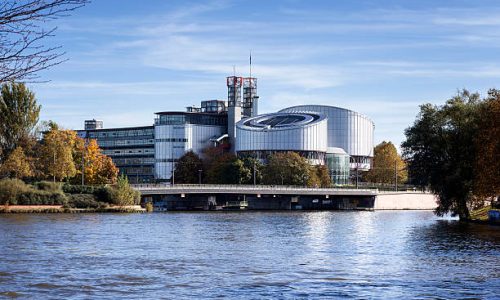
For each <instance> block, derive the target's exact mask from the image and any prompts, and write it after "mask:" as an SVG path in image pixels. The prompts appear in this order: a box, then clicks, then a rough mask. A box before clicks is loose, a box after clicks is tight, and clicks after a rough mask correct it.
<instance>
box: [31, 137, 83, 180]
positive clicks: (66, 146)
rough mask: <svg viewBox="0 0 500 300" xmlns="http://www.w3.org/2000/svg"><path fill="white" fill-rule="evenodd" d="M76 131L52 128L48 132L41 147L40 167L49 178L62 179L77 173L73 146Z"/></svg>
mask: <svg viewBox="0 0 500 300" xmlns="http://www.w3.org/2000/svg"><path fill="white" fill-rule="evenodd" d="M75 141H76V132H75V131H72V130H59V129H57V128H52V129H51V130H50V131H49V132H47V133H46V134H45V136H44V138H43V140H42V145H41V147H40V158H39V162H38V163H39V168H40V170H42V172H43V174H45V175H46V176H47V178H52V179H53V180H54V181H62V180H64V179H69V178H71V177H73V176H75V175H76V167H75V163H74V160H73V147H74V145H75Z"/></svg>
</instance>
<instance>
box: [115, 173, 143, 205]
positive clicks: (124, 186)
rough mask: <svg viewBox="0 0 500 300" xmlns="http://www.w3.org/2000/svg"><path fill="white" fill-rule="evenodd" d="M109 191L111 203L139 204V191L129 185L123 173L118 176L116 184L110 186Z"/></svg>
mask: <svg viewBox="0 0 500 300" xmlns="http://www.w3.org/2000/svg"><path fill="white" fill-rule="evenodd" d="M109 193H110V196H111V200H112V202H113V204H115V205H118V206H127V205H135V204H139V202H140V199H141V194H140V193H139V191H136V190H134V189H133V188H132V187H131V186H130V184H129V183H128V179H127V177H126V176H125V175H123V174H122V175H121V176H119V177H118V179H117V181H116V184H114V185H113V186H111V188H110V190H109Z"/></svg>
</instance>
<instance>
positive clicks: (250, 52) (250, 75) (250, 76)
mask: <svg viewBox="0 0 500 300" xmlns="http://www.w3.org/2000/svg"><path fill="white" fill-rule="evenodd" d="M250 78H252V50H250ZM250 80H251V79H250Z"/></svg>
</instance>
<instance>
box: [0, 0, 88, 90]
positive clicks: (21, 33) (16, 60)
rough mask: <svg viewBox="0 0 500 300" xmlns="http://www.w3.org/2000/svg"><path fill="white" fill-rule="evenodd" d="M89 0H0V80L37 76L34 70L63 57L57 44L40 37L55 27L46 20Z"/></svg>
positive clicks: (53, 30)
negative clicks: (51, 43)
mask: <svg viewBox="0 0 500 300" xmlns="http://www.w3.org/2000/svg"><path fill="white" fill-rule="evenodd" d="M89 1H90V0H2V1H1V2H2V3H0V83H3V82H8V81H26V80H33V79H35V78H37V76H36V73H37V72H39V71H41V70H44V69H47V68H50V67H52V66H54V65H58V64H60V63H62V62H64V61H65V59H64V58H63V55H64V54H65V53H64V52H62V51H61V47H60V46H53V47H49V46H46V45H44V43H43V41H44V40H45V39H46V38H48V37H51V36H53V35H54V32H55V30H56V29H57V28H56V27H49V28H46V26H47V22H48V21H51V20H54V19H57V18H61V17H65V16H68V15H69V14H70V13H71V12H72V11H74V10H76V9H78V8H80V7H82V6H84V5H85V4H87V3H89Z"/></svg>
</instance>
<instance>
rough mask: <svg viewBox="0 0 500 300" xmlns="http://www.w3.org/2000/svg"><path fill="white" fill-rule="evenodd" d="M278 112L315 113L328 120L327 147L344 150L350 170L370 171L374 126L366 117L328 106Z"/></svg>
mask: <svg viewBox="0 0 500 300" xmlns="http://www.w3.org/2000/svg"><path fill="white" fill-rule="evenodd" d="M280 112H293V113H300V112H315V113H321V114H324V115H325V116H326V117H327V118H328V147H337V148H342V149H344V150H345V151H346V152H347V154H349V155H350V156H351V159H352V162H351V169H354V168H358V169H361V170H368V169H370V158H372V157H373V147H374V145H373V143H374V142H373V132H374V129H375V125H374V124H373V121H372V120H370V119H369V118H368V117H366V116H364V115H362V114H360V113H357V112H355V111H352V110H348V109H344V108H340V107H335V106H328V105H299V106H293V107H289V108H285V109H282V110H280Z"/></svg>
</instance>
